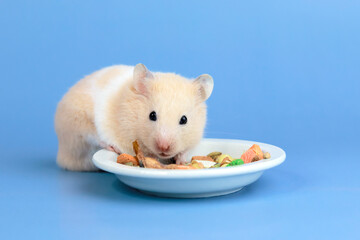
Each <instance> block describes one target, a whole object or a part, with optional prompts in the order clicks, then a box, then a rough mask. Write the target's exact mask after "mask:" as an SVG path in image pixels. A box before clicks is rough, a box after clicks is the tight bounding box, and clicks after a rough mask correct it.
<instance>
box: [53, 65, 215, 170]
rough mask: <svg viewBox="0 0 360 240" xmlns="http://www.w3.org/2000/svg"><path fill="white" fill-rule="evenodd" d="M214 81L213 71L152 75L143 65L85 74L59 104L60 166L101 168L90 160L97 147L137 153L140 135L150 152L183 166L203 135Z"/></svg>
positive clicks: (56, 119) (58, 155)
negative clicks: (189, 76) (186, 75)
mask: <svg viewBox="0 0 360 240" xmlns="http://www.w3.org/2000/svg"><path fill="white" fill-rule="evenodd" d="M213 85H214V83H213V79H212V77H211V76H210V75H208V74H203V75H200V76H199V77H197V78H196V79H195V80H189V79H187V78H184V77H182V76H180V75H177V74H174V73H162V72H154V73H152V72H150V71H149V70H148V69H147V68H146V67H145V66H144V65H143V64H137V65H136V66H135V67H133V66H126V65H116V66H111V67H107V68H104V69H101V70H99V71H97V72H95V73H93V74H91V75H89V76H86V77H85V78H83V79H82V80H80V81H79V82H77V83H76V84H75V85H74V86H73V87H72V88H71V89H70V90H69V91H68V92H67V93H66V94H65V95H64V96H63V98H62V99H61V101H60V102H59V104H58V106H57V110H56V114H55V131H56V134H57V137H58V142H59V148H58V154H57V163H58V165H59V166H60V167H62V168H65V169H67V170H73V171H96V170H98V169H97V168H96V167H95V166H94V164H93V163H92V161H91V159H92V155H93V154H94V153H95V152H96V151H97V150H99V149H101V148H105V149H108V150H111V151H114V152H116V153H118V154H120V153H128V154H134V152H133V149H132V142H133V141H134V140H136V139H137V140H138V142H139V144H140V147H141V148H142V149H143V151H144V154H145V155H146V156H151V157H156V158H160V159H171V158H174V159H175V160H176V163H177V164H184V163H185V162H186V153H187V152H188V151H189V150H190V149H191V148H193V147H194V146H195V145H196V144H197V143H198V142H199V141H200V139H201V138H202V136H203V132H204V127H205V124H206V111H207V110H206V103H205V101H206V99H208V98H209V96H210V95H211V93H212V90H213Z"/></svg>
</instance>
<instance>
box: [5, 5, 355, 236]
mask: <svg viewBox="0 0 360 240" xmlns="http://www.w3.org/2000/svg"><path fill="white" fill-rule="evenodd" d="M359 12H360V2H359V1H266V2H265V1H264V2H262V1H248V2H242V1H196V2H195V1H177V2H175V1H144V2H137V1H126V2H122V1H115V0H113V1H77V2H75V1H8V0H7V1H4V0H2V1H0V27H1V28H0V31H1V32H0V70H1V77H0V81H1V88H0V109H1V113H0V114H1V115H0V116H1V117H0V131H1V132H0V136H1V138H0V151H1V158H0V164H1V165H0V239H11V238H17V239H19V238H25V237H26V238H28V239H30V238H33V239H40V238H42V239H44V238H47V239H49V238H51V239H64V238H70V237H73V238H75V237H79V238H81V239H83V238H86V239H99V238H103V239H107V238H110V237H116V238H117V239H139V238H146V239H152V238H155V237H156V238H158V239H162V238H164V239H186V238H188V239H194V238H196V239H199V238H204V239H218V238H220V237H222V238H239V237H242V238H244V239H264V238H267V239H307V238H312V239H315V238H318V239H325V238H326V239H340V238H342V239H356V238H360V233H359V229H358V224H359V222H360V221H359V220H360V180H359V174H358V169H359V167H360V163H359V162H360V161H359V143H360V141H359V134H360V131H359V126H358V123H359V121H360V108H359V101H360V97H359V95H360V24H359V23H360V14H359ZM139 62H142V63H144V64H145V65H147V67H148V68H149V69H150V70H154V71H170V72H176V73H180V74H182V75H184V76H186V77H196V76H198V75H199V74H202V73H209V74H211V75H212V76H213V77H214V81H215V88H214V92H213V95H212V96H211V98H210V99H209V100H208V107H209V112H208V125H207V128H206V136H207V137H216V138H238V139H247V140H255V141H261V142H267V143H270V144H274V145H277V146H280V147H282V148H283V149H284V150H285V151H286V152H287V160H286V161H285V163H284V164H283V165H281V166H279V167H276V168H274V169H272V170H269V171H267V172H265V174H264V175H263V177H262V178H261V179H259V181H257V182H256V183H254V184H252V185H251V186H249V187H247V188H246V189H244V190H242V191H241V192H238V193H235V194H232V195H228V196H224V197H217V198H210V199H193V200H179V199H163V198H155V197H151V196H146V195H143V194H140V193H138V192H137V191H135V190H133V189H129V188H128V187H126V186H124V185H122V184H121V183H119V182H118V181H117V180H116V178H115V177H114V176H113V175H110V174H106V173H76V172H67V171H63V170H60V169H59V168H57V166H56V164H55V158H56V151H57V139H56V135H55V132H54V128H53V118H54V113H55V109H56V104H57V102H58V101H59V100H60V98H61V96H62V95H63V94H64V93H65V92H66V91H67V89H68V88H69V87H71V86H72V85H73V84H74V83H75V82H76V81H77V80H79V79H81V78H82V77H83V76H85V75H87V74H89V73H91V72H93V71H95V70H97V69H99V68H102V67H105V66H108V65H112V64H129V65H135V64H136V63H139ZM169 236H170V237H169Z"/></svg>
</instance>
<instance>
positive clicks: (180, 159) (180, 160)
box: [174, 153, 186, 165]
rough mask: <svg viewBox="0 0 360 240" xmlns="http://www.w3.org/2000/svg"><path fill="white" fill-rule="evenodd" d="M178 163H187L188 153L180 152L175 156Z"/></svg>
mask: <svg viewBox="0 0 360 240" xmlns="http://www.w3.org/2000/svg"><path fill="white" fill-rule="evenodd" d="M174 158H175V161H176V164H180V165H185V164H186V154H185V153H178V154H177V155H176V156H175V157H174Z"/></svg>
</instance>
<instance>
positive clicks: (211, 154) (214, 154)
mask: <svg viewBox="0 0 360 240" xmlns="http://www.w3.org/2000/svg"><path fill="white" fill-rule="evenodd" d="M221 154H222V153H221V152H212V153H209V154H208V155H207V156H208V157H211V158H212V159H213V160H214V161H215V160H216V158H217V157H218V156H220V155H221Z"/></svg>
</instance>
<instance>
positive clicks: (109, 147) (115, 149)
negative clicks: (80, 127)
mask: <svg viewBox="0 0 360 240" xmlns="http://www.w3.org/2000/svg"><path fill="white" fill-rule="evenodd" d="M100 146H101V147H102V148H105V149H106V150H108V151H112V152H115V153H117V154H119V155H120V154H121V151H120V150H119V149H118V148H117V147H115V146H113V145H108V144H106V143H104V142H101V143H100Z"/></svg>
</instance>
